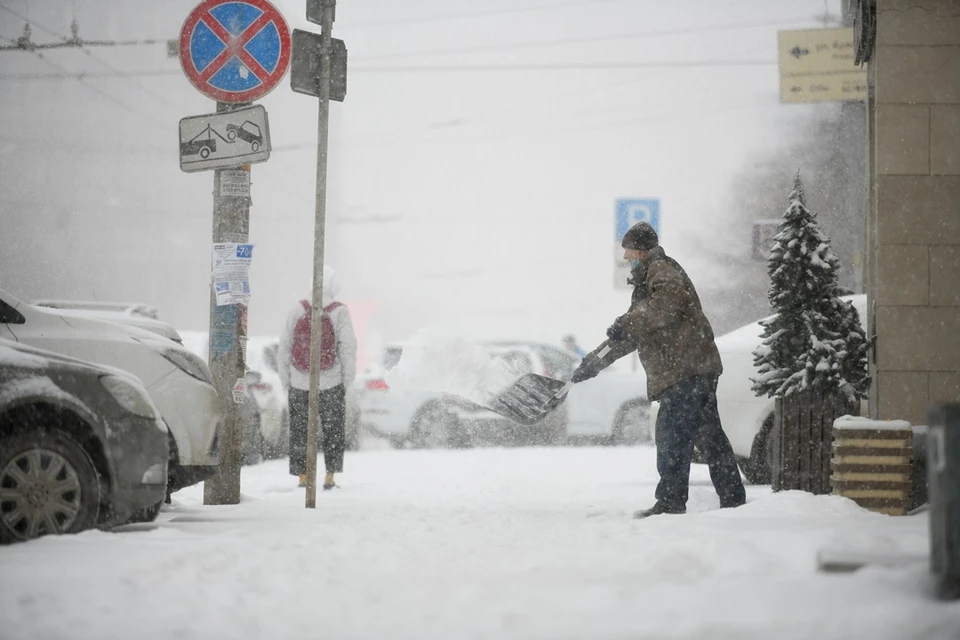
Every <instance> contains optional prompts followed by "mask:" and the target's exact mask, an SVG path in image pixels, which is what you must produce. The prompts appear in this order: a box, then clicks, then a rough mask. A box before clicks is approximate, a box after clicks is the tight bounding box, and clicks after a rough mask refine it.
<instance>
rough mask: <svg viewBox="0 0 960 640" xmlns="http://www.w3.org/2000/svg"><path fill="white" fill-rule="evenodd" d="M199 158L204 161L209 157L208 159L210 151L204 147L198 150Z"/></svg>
mask: <svg viewBox="0 0 960 640" xmlns="http://www.w3.org/2000/svg"><path fill="white" fill-rule="evenodd" d="M200 157H201V158H203V159H204V160H206V159H207V158H209V157H210V149H209V148H208V147H204V148H202V149H200Z"/></svg>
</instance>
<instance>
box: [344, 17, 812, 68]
mask: <svg viewBox="0 0 960 640" xmlns="http://www.w3.org/2000/svg"><path fill="white" fill-rule="evenodd" d="M809 22H810V20H809V18H797V19H790V20H777V21H775V22H769V21H768V22H740V23H731V24H725V25H714V26H704V27H684V28H680V29H664V30H661V31H640V32H636V33H621V34H613V35H606V36H590V37H586V38H562V39H559V40H542V41H534V42H515V43H512V44H503V45H486V46H478V47H462V48H459V49H423V50H420V51H403V52H400V53H389V54H388V53H385V54H381V55H376V56H366V57H360V58H355V61H358V62H365V61H368V60H383V59H390V60H395V59H397V58H413V57H421V56H432V55H458V54H465V53H466V54H469V53H495V52H498V51H515V50H517V49H536V48H541V47H557V46H566V45H571V44H588V43H594V42H610V41H615V40H638V39H643V38H661V37H670V36H678V35H686V34H691V33H703V32H708V31H730V30H734V29H753V28H760V27H776V26H794V25H798V24H807V23H809Z"/></svg>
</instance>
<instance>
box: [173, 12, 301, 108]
mask: <svg viewBox="0 0 960 640" xmlns="http://www.w3.org/2000/svg"><path fill="white" fill-rule="evenodd" d="M180 65H181V66H182V67H183V72H184V73H185V74H186V75H187V79H189V80H190V82H191V84H193V86H194V87H196V88H197V90H199V91H200V93H202V94H204V95H205V96H207V97H209V98H212V99H213V100H217V101H219V102H231V103H232V102H250V101H252V100H256V99H258V98H261V97H263V96H264V95H266V94H267V93H269V92H270V90H271V89H273V88H274V87H276V86H277V84H278V83H279V82H280V80H281V79H282V78H283V75H284V74H285V73H286V72H287V67H288V66H289V65H290V31H289V29H288V28H287V23H286V22H285V21H284V19H283V16H282V15H281V14H280V11H278V10H277V8H276V7H274V6H273V5H272V4H270V3H269V2H267V0H204V2H201V3H200V4H199V5H197V7H196V8H195V9H194V10H193V11H191V12H190V15H189V16H187V19H186V21H185V22H184V23H183V28H182V29H181V30H180Z"/></svg>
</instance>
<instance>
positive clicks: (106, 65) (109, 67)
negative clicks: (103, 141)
mask: <svg viewBox="0 0 960 640" xmlns="http://www.w3.org/2000/svg"><path fill="white" fill-rule="evenodd" d="M0 9H3V10H5V11H7V12H8V13H10V14H12V15H14V16H16V17H18V18H20V19H21V20H23V21H25V22H26V23H27V24H30V25H32V26H34V27H36V28H37V29H40V30H41V31H43V32H45V33H47V34H48V35H51V36H53V37H54V38H57V39H59V40H60V41H61V42H70V39H69V38H67V37H66V36H65V35H63V34H62V33H59V32H57V31H54V30H53V29H50V28H49V27H47V26H45V25H43V24H40V23H39V22H37V21H36V20H33V19H31V18H29V17H28V16H24V15H21V14H20V13H18V12H16V11H14V10H13V9H11V8H10V7H8V6H6V5H3V4H0ZM73 24H74V25H76V16H75V15H74V22H73ZM8 39H9V38H8ZM77 40H78V41H79V42H80V47H79V48H80V49H81V50H82V51H83V52H84V54H86V55H87V57H89V58H91V59H92V60H94V61H96V62H97V63H98V64H100V65H101V66H102V67H104V68H106V69H107V70H108V71H110V72H112V73H115V74H121V73H122V72H121V71H120V70H119V69H117V68H115V67H113V66H112V65H111V64H110V63H108V62H107V61H106V60H104V59H102V58H100V57H99V56H97V55H96V54H94V53H93V52H92V51H90V50H89V49H87V48H84V47H83V46H82V43H83V41H82V40H79V38H77ZM13 42H14V43H15V44H16V41H13ZM26 51H30V49H26ZM33 53H35V54H36V55H38V56H40V57H41V58H42V57H43V56H42V55H40V54H39V53H38V52H36V51H33ZM60 68H61V69H62V67H60ZM63 71H64V72H65V73H67V74H68V75H69V73H70V72H69V71H67V70H66V69H63ZM85 77H90V76H89V75H88V76H85ZM117 77H122V76H119V75H118V76H117ZM129 77H130V78H131V80H132V82H133V83H134V84H135V85H136V86H137V87H139V88H140V90H141V91H143V92H144V93H146V94H148V95H150V96H151V97H153V98H154V99H156V100H158V101H160V102H161V103H162V104H164V105H166V106H168V107H170V108H173V109H176V108H178V107H177V105H175V104H173V103H172V102H170V101H169V100H168V99H167V98H166V97H164V96H163V95H161V94H160V93H158V92H156V91H154V90H153V89H150V88H149V87H147V86H146V85H144V84H143V83H142V82H140V81H139V80H137V79H136V77H135V76H129ZM74 79H77V80H83V79H85V78H80V77H77V78H74ZM85 84H86V86H88V87H92V85H90V84H89V83H85ZM98 92H99V93H100V94H101V95H109V94H106V93H105V92H103V91H101V90H98ZM111 99H112V100H113V101H114V102H120V100H119V99H118V98H111Z"/></svg>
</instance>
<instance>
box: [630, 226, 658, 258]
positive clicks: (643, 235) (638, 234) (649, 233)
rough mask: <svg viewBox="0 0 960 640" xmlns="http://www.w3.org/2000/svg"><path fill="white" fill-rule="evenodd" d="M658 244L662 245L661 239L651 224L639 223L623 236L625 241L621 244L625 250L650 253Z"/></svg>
mask: <svg viewBox="0 0 960 640" xmlns="http://www.w3.org/2000/svg"><path fill="white" fill-rule="evenodd" d="M658 244H660V239H659V238H658V237H657V232H656V231H655V230H654V229H653V227H652V226H650V223H649V222H638V223H637V224H635V225H633V226H632V227H630V229H629V230H628V231H627V232H626V233H625V234H623V241H622V242H621V243H620V245H621V246H622V247H623V248H624V249H639V250H640V251H650V249H653V248H654V247H655V246H657V245H658Z"/></svg>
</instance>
